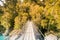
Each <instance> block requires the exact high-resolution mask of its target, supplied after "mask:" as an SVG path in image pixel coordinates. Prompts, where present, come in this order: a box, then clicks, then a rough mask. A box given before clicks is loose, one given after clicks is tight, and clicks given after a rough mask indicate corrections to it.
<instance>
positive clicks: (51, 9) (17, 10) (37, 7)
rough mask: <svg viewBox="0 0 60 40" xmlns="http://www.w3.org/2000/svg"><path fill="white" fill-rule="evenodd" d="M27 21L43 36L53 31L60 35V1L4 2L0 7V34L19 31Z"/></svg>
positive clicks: (28, 0) (8, 0) (17, 0)
mask: <svg viewBox="0 0 60 40" xmlns="http://www.w3.org/2000/svg"><path fill="white" fill-rule="evenodd" d="M1 2H3V1H1ZM28 20H31V21H33V22H34V23H35V24H36V25H37V27H38V28H39V29H40V30H41V31H42V33H43V34H45V32H50V31H54V33H58V34H59V35H60V0H22V1H21V0H5V3H4V2H3V6H1V5H0V32H5V30H9V33H11V32H12V31H13V30H21V29H22V27H23V25H24V24H25V23H26V22H27V21H28Z"/></svg>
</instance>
